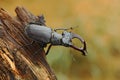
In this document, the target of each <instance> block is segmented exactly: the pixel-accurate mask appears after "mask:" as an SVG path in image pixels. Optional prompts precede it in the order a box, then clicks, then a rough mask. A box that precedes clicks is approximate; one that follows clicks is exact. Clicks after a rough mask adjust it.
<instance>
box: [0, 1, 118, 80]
mask: <svg viewBox="0 0 120 80" xmlns="http://www.w3.org/2000/svg"><path fill="white" fill-rule="evenodd" d="M16 6H23V7H25V8H26V9H28V10H29V11H30V12H32V13H33V14H34V15H40V14H43V15H44V16H45V20H46V24H47V25H48V26H50V27H51V28H58V27H66V28H67V27H74V26H79V27H78V28H75V29H74V30H73V32H75V33H77V34H79V35H81V36H82V37H83V38H84V39H85V40H86V42H87V48H88V56H82V55H81V53H79V52H78V51H75V50H73V49H71V48H66V47H52V49H51V50H50V53H49V54H48V56H47V61H48V62H49V64H50V66H51V67H52V68H53V70H54V72H55V73H56V75H57V77H58V80H120V61H119V60H120V49H119V47H120V44H119V41H120V37H119V36H120V35H119V32H120V0H0V7H2V8H4V9H5V10H7V11H9V12H10V13H11V15H16V14H15V12H14V9H15V7H16ZM76 43H77V44H78V42H77V41H76Z"/></svg>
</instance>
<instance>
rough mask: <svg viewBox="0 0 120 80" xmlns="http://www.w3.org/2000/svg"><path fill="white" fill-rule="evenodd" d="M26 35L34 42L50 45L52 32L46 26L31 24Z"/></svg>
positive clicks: (26, 29)
mask: <svg viewBox="0 0 120 80" xmlns="http://www.w3.org/2000/svg"><path fill="white" fill-rule="evenodd" d="M25 33H26V34H27V36H28V37H30V38H31V39H33V40H34V41H38V42H44V43H49V42H50V38H51V35H52V30H51V28H48V27H45V26H40V25H36V24H29V25H27V26H26V27H25Z"/></svg>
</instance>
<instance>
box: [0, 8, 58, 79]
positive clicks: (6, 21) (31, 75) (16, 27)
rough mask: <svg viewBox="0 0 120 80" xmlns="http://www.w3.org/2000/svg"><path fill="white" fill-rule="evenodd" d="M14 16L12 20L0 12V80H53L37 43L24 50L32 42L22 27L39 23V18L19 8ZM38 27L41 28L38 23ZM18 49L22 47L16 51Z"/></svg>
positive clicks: (52, 74) (2, 11)
mask: <svg viewBox="0 0 120 80" xmlns="http://www.w3.org/2000/svg"><path fill="white" fill-rule="evenodd" d="M15 12H16V14H17V15H16V17H13V16H11V15H10V14H9V13H8V12H7V11H5V10H4V9H2V8H1V9H0V20H1V21H0V80H56V76H55V74H54V73H53V71H52V70H51V68H50V67H49V64H48V63H47V61H46V56H45V52H44V49H43V48H42V47H41V46H40V45H39V44H38V43H37V42H35V43H34V44H32V45H29V46H24V45H26V44H29V43H31V42H32V40H30V39H29V38H28V37H27V36H26V35H25V34H24V28H25V25H26V24H27V23H29V22H33V21H34V22H35V21H38V20H39V22H40V17H37V16H34V15H33V14H32V13H30V12H29V11H27V10H26V9H25V8H23V7H17V8H16V9H15ZM41 25H45V24H44V20H42V19H41ZM21 46H24V47H22V48H20V49H19V50H17V51H16V49H17V48H19V47H21ZM38 50H39V51H38ZM36 51H37V53H35V52H36Z"/></svg>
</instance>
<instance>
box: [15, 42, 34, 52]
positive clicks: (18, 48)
mask: <svg viewBox="0 0 120 80" xmlns="http://www.w3.org/2000/svg"><path fill="white" fill-rule="evenodd" d="M34 43H35V41H32V42H31V43H30V44H26V45H23V46H20V47H19V48H16V49H14V51H15V52H17V51H18V50H20V49H21V48H23V47H27V46H30V45H32V44H34Z"/></svg>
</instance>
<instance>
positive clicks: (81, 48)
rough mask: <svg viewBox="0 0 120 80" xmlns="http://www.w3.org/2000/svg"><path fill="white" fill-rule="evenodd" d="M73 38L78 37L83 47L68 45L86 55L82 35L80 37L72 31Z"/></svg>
mask: <svg viewBox="0 0 120 80" xmlns="http://www.w3.org/2000/svg"><path fill="white" fill-rule="evenodd" d="M74 38H77V39H79V40H80V41H81V42H82V43H83V47H80V48H78V47H76V46H74V45H70V47H72V48H74V49H75V50H78V51H80V52H82V54H83V55H84V56H86V55H87V48H86V42H85V41H84V39H83V38H82V37H80V36H79V35H77V34H74V33H72V39H74Z"/></svg>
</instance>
